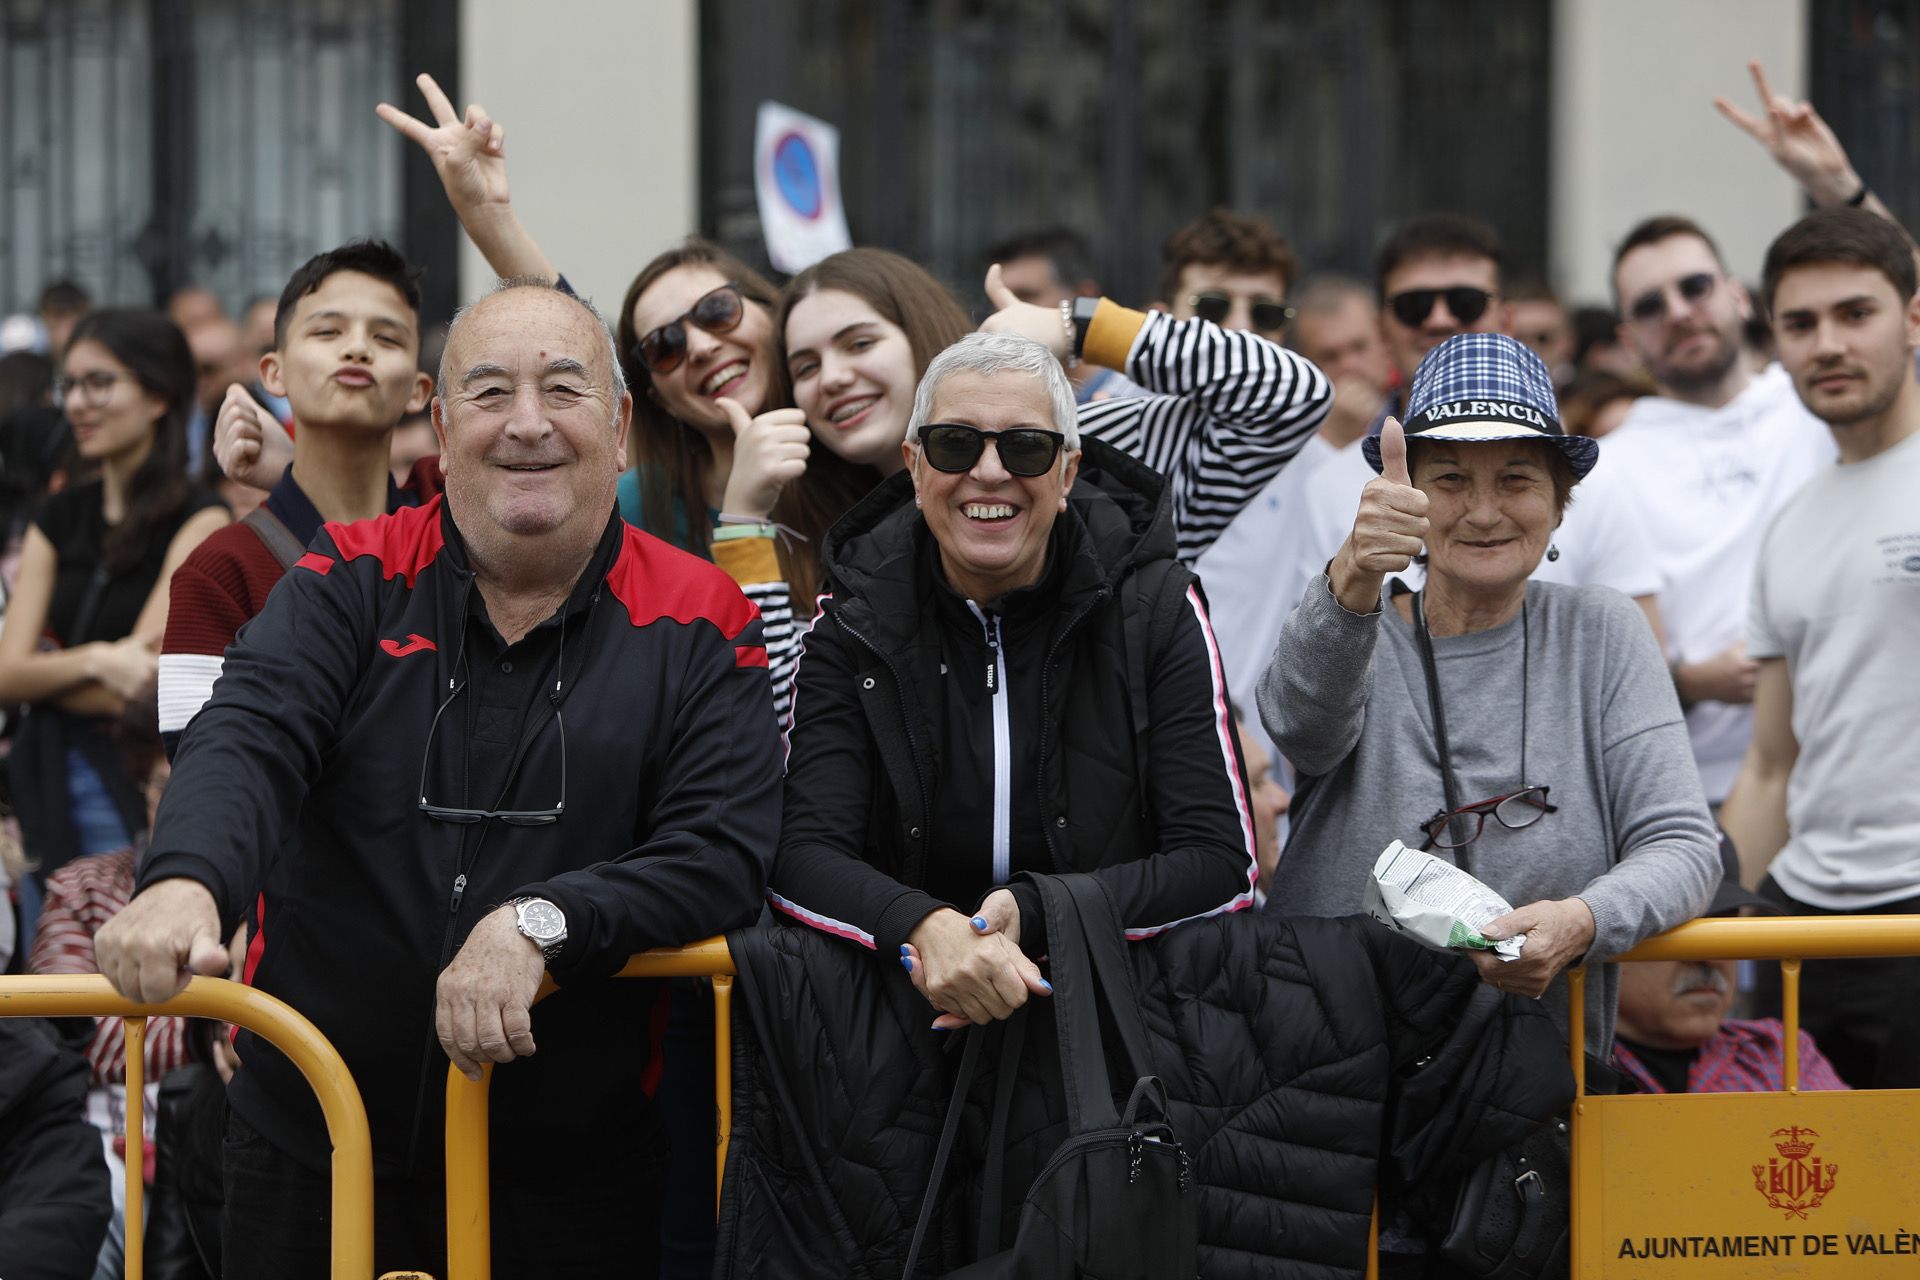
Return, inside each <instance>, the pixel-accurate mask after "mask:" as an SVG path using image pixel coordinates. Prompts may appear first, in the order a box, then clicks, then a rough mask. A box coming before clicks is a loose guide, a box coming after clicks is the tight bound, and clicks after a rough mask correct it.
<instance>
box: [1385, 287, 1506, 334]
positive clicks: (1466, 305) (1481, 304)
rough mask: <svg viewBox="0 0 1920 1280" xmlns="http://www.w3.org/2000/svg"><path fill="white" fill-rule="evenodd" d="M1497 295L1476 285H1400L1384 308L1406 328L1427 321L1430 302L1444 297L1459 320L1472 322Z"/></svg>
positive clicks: (1490, 304)
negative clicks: (1437, 286)
mask: <svg viewBox="0 0 1920 1280" xmlns="http://www.w3.org/2000/svg"><path fill="white" fill-rule="evenodd" d="M1499 296H1500V295H1499V294H1497V293H1494V292H1493V291H1491V290H1488V289H1482V288H1480V287H1479V286H1478V285H1471V284H1453V285H1448V286H1447V287H1446V288H1444V289H1402V290H1401V291H1400V292H1399V293H1396V294H1394V295H1392V296H1391V297H1389V298H1388V299H1387V308H1388V310H1390V311H1392V312H1393V315H1394V318H1395V319H1396V320H1398V321H1399V322H1400V323H1401V324H1403V325H1406V326H1407V327H1408V328H1409V329H1413V328H1417V327H1419V326H1420V325H1423V324H1425V323H1426V322H1427V317H1428V316H1430V315H1432V314H1433V304H1434V303H1435V302H1437V301H1438V300H1439V299H1441V298H1445V299H1446V300H1447V310H1448V312H1450V313H1451V314H1452V316H1453V318H1454V319H1455V320H1458V321H1459V322H1460V323H1461V324H1472V323H1474V322H1475V321H1476V320H1478V319H1479V318H1480V317H1481V316H1483V315H1485V314H1487V308H1488V307H1490V306H1492V305H1493V300H1494V299H1495V298H1497V297H1499Z"/></svg>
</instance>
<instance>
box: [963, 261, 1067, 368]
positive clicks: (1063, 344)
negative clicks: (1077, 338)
mask: <svg viewBox="0 0 1920 1280" xmlns="http://www.w3.org/2000/svg"><path fill="white" fill-rule="evenodd" d="M986 290H987V301H988V302H991V303H992V304H993V305H994V308H995V310H994V313H993V314H992V315H990V316H988V317H987V318H986V320H985V321H984V322H983V323H982V324H981V326H980V332H982V333H1017V334H1019V335H1020V336H1021V337H1023V338H1032V339H1033V340H1034V341H1035V342H1037V343H1039V344H1040V345H1041V346H1043V347H1045V348H1046V349H1047V350H1049V351H1051V352H1053V354H1054V356H1055V357H1056V358H1058V359H1060V360H1063V361H1064V360H1066V359H1068V358H1069V357H1071V356H1072V355H1073V347H1072V344H1071V341H1070V339H1069V338H1068V336H1067V326H1066V325H1064V324H1062V323H1061V322H1060V309H1059V308H1058V307H1036V306H1034V305H1033V304H1032V303H1031V302H1022V301H1020V299H1019V298H1017V297H1015V296H1014V292H1013V290H1011V289H1009V288H1007V284H1006V281H1004V280H1002V279H1001V278H1000V264H999V263H997V262H996V263H994V264H993V265H992V266H991V267H988V268H987V284H986Z"/></svg>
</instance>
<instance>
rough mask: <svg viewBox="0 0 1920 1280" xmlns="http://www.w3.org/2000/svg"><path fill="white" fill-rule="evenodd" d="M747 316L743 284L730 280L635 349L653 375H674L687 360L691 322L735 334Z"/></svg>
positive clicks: (649, 336) (705, 294)
mask: <svg viewBox="0 0 1920 1280" xmlns="http://www.w3.org/2000/svg"><path fill="white" fill-rule="evenodd" d="M745 314H746V298H745V297H744V296H743V295H742V294H741V292H740V282H739V281H738V280H729V281H727V282H726V283H725V284H723V285H721V286H720V287H719V288H718V289H715V290H713V291H711V292H709V293H703V294H701V295H700V298H699V300H698V301H696V302H695V303H694V304H693V305H692V306H690V307H688V308H687V309H686V310H685V311H684V312H682V313H681V314H680V315H678V316H675V317H674V318H673V319H672V320H669V321H667V323H665V324H663V325H661V326H660V327H659V328H658V329H652V330H649V331H648V332H647V333H646V334H644V335H643V336H642V337H641V339H640V341H639V342H637V343H635V344H634V349H635V350H636V351H637V352H639V355H640V361H641V363H642V364H644V365H646V366H647V369H648V370H649V371H650V372H652V373H671V372H673V371H674V370H675V369H678V368H679V367H680V362H681V361H682V360H685V359H686V358H687V322H688V321H692V322H693V323H694V324H696V325H698V326H700V327H701V328H702V329H705V330H706V331H707V332H708V333H731V332H733V330H734V329H736V328H738V327H739V325H740V317H741V316H743V315H745Z"/></svg>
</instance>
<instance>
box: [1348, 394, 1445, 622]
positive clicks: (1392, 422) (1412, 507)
mask: <svg viewBox="0 0 1920 1280" xmlns="http://www.w3.org/2000/svg"><path fill="white" fill-rule="evenodd" d="M1380 462H1381V472H1380V477H1379V478H1378V479H1376V480H1369V481H1368V482H1367V487H1366V488H1365V489H1363V490H1361V491H1360V510H1359V512H1358V513H1357V514H1355V516H1354V518H1353V532H1352V533H1350V534H1348V535H1347V540H1346V542H1345V543H1344V544H1342V546H1341V548H1340V551H1339V553H1338V554H1336V555H1335V556H1334V558H1333V564H1332V565H1331V566H1330V567H1329V568H1328V571H1327V573H1328V579H1329V581H1330V582H1331V584H1332V586H1333V594H1334V596H1335V597H1336V598H1337V599H1338V600H1339V601H1340V604H1341V605H1342V606H1343V607H1344V608H1346V609H1347V610H1348V611H1349V612H1352V613H1362V614H1364V613H1372V612H1373V611H1374V610H1375V609H1377V608H1378V607H1379V604H1380V588H1381V586H1382V584H1384V583H1385V582H1386V578H1387V575H1388V574H1390V573H1398V572H1400V571H1401V570H1402V569H1405V568H1406V567H1407V566H1408V565H1410V564H1412V563H1413V557H1414V556H1416V555H1418V554H1419V553H1420V548H1421V546H1422V545H1423V544H1424V543H1425V542H1426V540H1427V531H1428V521H1427V495H1426V494H1424V493H1422V492H1421V491H1420V490H1418V489H1416V488H1414V487H1413V477H1412V476H1411V475H1410V474H1409V473H1408V470H1407V436H1406V432H1405V431H1404V430H1402V429H1401V426H1400V423H1399V422H1398V420H1396V419H1394V418H1388V419H1387V425H1386V426H1385V427H1383V428H1381V430H1380Z"/></svg>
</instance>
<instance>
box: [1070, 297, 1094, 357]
mask: <svg viewBox="0 0 1920 1280" xmlns="http://www.w3.org/2000/svg"><path fill="white" fill-rule="evenodd" d="M1099 310H1100V299H1098V298H1075V299H1074V300H1073V311H1072V319H1073V355H1074V358H1075V359H1076V360H1078V359H1081V358H1084V357H1085V355H1086V354H1087V330H1088V329H1090V328H1091V327H1092V326H1093V317H1094V313H1096V312H1097V311H1099Z"/></svg>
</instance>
